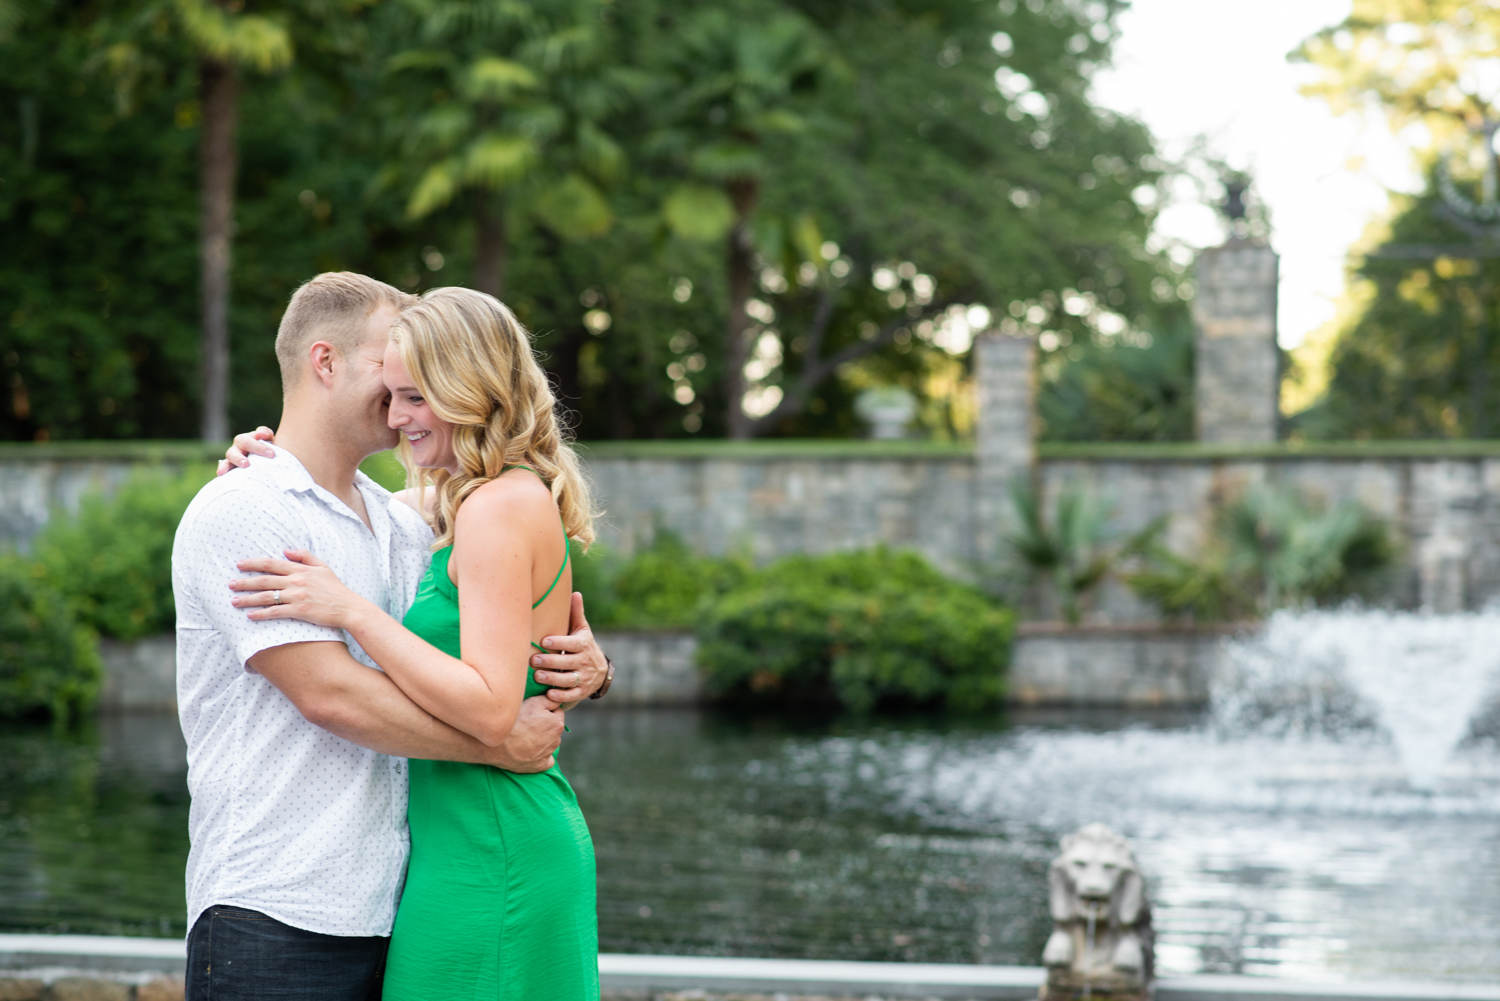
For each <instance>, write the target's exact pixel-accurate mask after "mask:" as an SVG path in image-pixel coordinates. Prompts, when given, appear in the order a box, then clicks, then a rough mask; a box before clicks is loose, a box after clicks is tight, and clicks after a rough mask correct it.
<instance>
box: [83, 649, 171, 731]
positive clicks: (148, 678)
mask: <svg viewBox="0 0 1500 1001" xmlns="http://www.w3.org/2000/svg"><path fill="white" fill-rule="evenodd" d="M99 657H100V659H101V660H103V661H104V689H103V691H101V692H100V693H99V708H101V709H106V710H111V711H117V712H118V711H127V712H128V711H133V710H171V709H176V708H177V641H176V637H174V636H170V635H169V636H148V637H146V638H145V639H140V640H135V641H133V642H129V643H125V642H121V641H120V640H113V639H107V638H106V639H102V640H100V641H99Z"/></svg>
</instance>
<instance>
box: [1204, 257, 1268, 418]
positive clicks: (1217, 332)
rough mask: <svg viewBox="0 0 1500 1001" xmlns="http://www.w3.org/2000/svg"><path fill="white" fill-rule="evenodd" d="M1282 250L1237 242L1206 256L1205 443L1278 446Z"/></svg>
mask: <svg viewBox="0 0 1500 1001" xmlns="http://www.w3.org/2000/svg"><path fill="white" fill-rule="evenodd" d="M1276 266H1277V256H1276V252H1275V251H1273V250H1272V249H1271V248H1270V247H1268V246H1266V245H1265V244H1263V243H1256V242H1253V241H1250V240H1240V239H1232V240H1230V241H1229V242H1228V243H1226V244H1224V246H1222V247H1215V248H1213V249H1211V250H1205V251H1204V252H1203V253H1201V254H1199V255H1198V296H1197V298H1196V299H1195V300H1194V301H1193V325H1194V327H1195V328H1196V333H1197V337H1196V346H1197V359H1196V366H1195V367H1196V370H1197V371H1196V376H1195V378H1194V409H1195V411H1196V414H1195V417H1196V423H1197V428H1198V440H1199V441H1238V442H1255V441H1275V440H1276V423H1277V408H1278V405H1279V402H1280V394H1281V364H1280V355H1279V354H1278V352H1277V350H1276Z"/></svg>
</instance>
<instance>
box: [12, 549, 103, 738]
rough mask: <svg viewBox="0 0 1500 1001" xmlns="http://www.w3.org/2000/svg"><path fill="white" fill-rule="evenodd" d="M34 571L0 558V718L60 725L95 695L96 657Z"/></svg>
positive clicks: (88, 635)
mask: <svg viewBox="0 0 1500 1001" xmlns="http://www.w3.org/2000/svg"><path fill="white" fill-rule="evenodd" d="M38 569H39V568H37V567H34V566H33V565H32V564H30V563H28V562H26V561H25V560H21V559H18V558H16V557H14V556H4V557H0V716H23V715H31V714H36V713H49V714H51V716H52V718H53V719H54V720H56V721H58V722H65V721H66V720H67V719H68V718H69V717H70V716H72V715H74V714H76V713H79V712H82V711H83V710H85V709H88V708H89V707H90V706H91V705H92V704H93V702H94V699H95V698H96V697H97V696H98V693H99V682H100V677H101V673H102V672H101V668H100V665H99V652H98V650H97V648H96V645H95V640H94V634H93V632H92V631H91V630H89V629H88V628H86V627H84V626H80V625H79V624H78V622H77V621H76V620H75V619H74V618H73V615H72V614H71V612H70V611H69V608H68V602H67V601H66V600H65V599H64V598H63V596H62V595H61V594H59V593H58V592H57V591H55V590H53V589H52V588H50V587H48V586H47V583H46V581H45V580H44V579H42V576H41V575H40V574H39V573H37V572H36V571H37V570H38Z"/></svg>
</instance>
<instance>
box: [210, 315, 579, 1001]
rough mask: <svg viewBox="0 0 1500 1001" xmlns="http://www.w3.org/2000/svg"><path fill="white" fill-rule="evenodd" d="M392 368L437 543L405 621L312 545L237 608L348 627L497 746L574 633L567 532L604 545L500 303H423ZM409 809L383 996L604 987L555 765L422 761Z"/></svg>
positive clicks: (257, 565) (252, 585)
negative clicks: (406, 858) (549, 640)
mask: <svg viewBox="0 0 1500 1001" xmlns="http://www.w3.org/2000/svg"><path fill="white" fill-rule="evenodd" d="M384 371H385V382H386V386H387V388H388V389H389V390H390V394H391V402H390V425H391V427H393V428H396V429H397V430H399V431H400V432H401V434H402V441H401V444H400V446H399V449H400V454H401V457H402V460H403V462H404V463H405V464H406V467H407V482H408V483H409V484H412V485H413V486H412V487H410V488H409V489H408V497H409V499H410V500H414V501H415V502H416V506H417V507H418V508H419V509H420V510H423V511H425V512H426V514H427V516H428V520H429V521H430V522H431V524H432V527H433V531H434V533H435V534H436V537H437V538H436V541H435V542H434V544H433V549H434V554H433V558H432V565H431V567H430V568H429V569H428V571H427V575H426V577H424V578H423V579H422V582H421V584H420V585H419V587H418V589H417V596H416V599H415V600H414V602H413V604H412V606H411V609H410V611H408V612H407V614H406V616H405V619H404V620H403V622H396V621H395V620H394V619H392V618H391V617H390V616H388V615H386V614H385V613H384V612H383V611H382V610H381V609H379V608H378V607H376V606H375V605H374V604H372V603H371V602H369V601H366V600H365V599H363V598H361V597H360V596H359V595H357V594H355V593H354V592H353V591H351V590H349V589H348V588H346V587H344V585H343V584H342V583H341V582H340V581H339V580H338V578H337V577H335V576H334V574H333V572H332V571H331V570H329V569H328V568H327V567H326V566H324V565H322V564H321V562H320V561H318V560H317V559H316V557H315V554H296V555H297V558H298V562H289V561H282V560H255V561H247V562H246V563H244V564H242V569H244V570H249V571H252V572H256V571H259V572H261V573H262V574H263V576H260V577H250V578H246V579H244V580H242V581H236V582H235V585H234V586H235V587H236V589H237V590H240V591H245V592H249V593H248V594H245V595H242V596H241V597H239V598H237V599H236V600H237V602H238V603H240V604H242V605H245V606H246V607H248V608H249V609H250V611H249V613H248V614H249V615H250V616H251V617H252V618H256V619H269V618H296V619H303V620H306V621H308V622H313V623H316V624H319V625H326V626H332V627H335V628H339V629H343V630H346V631H347V632H348V633H349V634H350V635H352V636H353V637H354V639H355V640H356V641H358V643H359V645H360V646H361V647H363V648H364V650H365V652H366V653H368V654H369V655H370V657H371V658H373V659H374V661H375V662H376V663H377V664H379V665H380V667H381V668H382V669H383V670H384V671H385V673H386V674H387V675H388V676H389V677H390V678H391V680H393V681H394V682H395V683H396V684H397V685H398V686H400V688H401V690H402V691H403V692H405V693H406V694H407V696H408V697H410V698H411V699H412V700H413V701H414V702H416V703H417V704H418V705H420V706H421V707H422V708H424V709H426V710H427V711H428V712H429V713H431V714H432V715H434V716H436V717H437V718H438V719H441V720H443V721H444V722H446V723H448V724H450V725H451V726H453V727H455V728H457V729H459V730H462V731H463V732H465V733H467V734H470V735H471V736H473V737H475V738H477V739H479V740H480V741H483V742H484V743H485V744H489V745H494V744H496V743H498V742H499V741H502V740H504V739H505V736H506V735H507V734H508V733H509V732H510V730H511V727H512V726H513V725H514V723H515V720H516V716H517V713H518V711H519V709H520V705H521V702H522V700H523V699H525V698H527V697H528V696H532V695H536V694H539V693H541V692H544V691H545V690H546V689H545V687H544V686H542V685H540V684H539V683H537V682H536V681H535V680H534V679H533V678H532V677H531V671H530V669H529V667H528V661H529V658H530V654H531V653H532V649H531V647H536V648H537V649H541V647H540V645H539V644H537V643H536V641H537V640H540V639H541V638H543V637H545V636H548V635H551V634H557V633H562V632H566V631H567V625H568V612H569V596H570V594H571V591H572V588H571V586H570V585H571V579H572V574H571V569H570V567H569V566H568V539H569V538H570V537H571V538H573V539H577V540H578V541H580V542H583V543H585V544H586V543H588V542H589V541H591V540H592V539H593V527H592V509H591V500H590V496H589V490H588V487H587V484H586V483H585V482H584V479H583V477H582V475H581V474H580V471H579V466H578V460H577V458H576V457H575V456H574V454H573V452H572V450H571V449H570V448H569V446H568V445H567V444H566V443H565V442H564V441H563V440H562V436H561V432H560V429H559V427H558V423H557V420H556V417H555V416H554V413H553V405H554V400H553V396H552V393H551V390H550V389H549V388H548V384H547V379H546V376H545V374H544V373H543V372H542V369H541V367H540V366H539V365H538V364H537V362H536V358H535V357H534V355H533V352H532V348H531V343H530V340H529V337H528V335H527V333H526V331H525V329H524V328H523V327H522V326H521V325H520V324H519V323H518V322H517V321H516V319H515V317H514V316H512V315H511V312H510V310H509V309H507V308H506V307H505V306H504V305H503V304H502V303H500V302H499V301H498V300H496V299H494V298H492V297H490V296H488V295H485V294H483V293H480V292H474V291H471V290H469V289H461V288H441V289H435V290H433V291H431V292H428V293H427V294H426V295H425V296H423V297H422V300H421V301H420V302H419V303H418V304H417V305H415V306H412V307H410V308H408V309H406V310H405V311H403V312H402V313H401V315H400V318H399V319H398V320H397V321H396V323H395V325H394V326H393V327H392V330H391V338H390V344H389V346H388V348H387V349H386V354H385V370H384ZM413 492H414V493H415V496H411V495H412V493H413ZM273 596H274V597H275V598H276V599H279V603H278V602H277V601H273V600H272V598H273ZM525 637H531V640H532V642H531V644H530V646H528V645H527V642H526V639H525ZM564 708H566V707H564ZM407 812H408V817H409V821H410V826H411V849H412V850H411V863H410V867H409V869H408V872H407V879H406V888H405V891H404V893H403V895H402V897H401V904H400V910H399V911H398V913H397V916H396V924H395V929H394V931H393V933H392V937H391V946H390V955H389V961H388V964H387V968H386V974H385V993H384V996H385V998H387V999H390V1001H409V999H418V998H420V999H424V1001H441V999H449V998H452V999H458V998H463V999H465V1001H468V999H474V998H507V999H510V998H514V999H524V1001H543V999H548V998H557V999H567V1001H579V999H593V998H597V997H598V996H599V975H598V961H597V954H598V924H597V918H596V914H595V873H594V849H593V842H592V841H591V840H590V838H589V831H588V827H587V825H586V824H585V823H584V819H583V814H582V813H581V812H580V811H579V809H578V801H577V799H576V798H575V797H574V795H573V790H572V788H571V787H570V786H569V785H568V781H567V779H566V778H564V777H563V774H562V772H561V771H560V770H559V769H558V768H557V766H556V765H555V764H554V765H553V767H552V768H551V769H550V770H548V771H546V772H541V773H538V774H533V775H518V774H514V773H511V772H506V771H502V770H500V769H496V768H490V767H487V766H482V765H468V764H457V763H454V762H444V761H417V760H413V761H412V762H411V791H410V802H409V807H408V811H407Z"/></svg>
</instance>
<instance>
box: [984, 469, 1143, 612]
mask: <svg viewBox="0 0 1500 1001" xmlns="http://www.w3.org/2000/svg"><path fill="white" fill-rule="evenodd" d="M1011 506H1012V508H1013V512H1014V514H1013V518H1012V521H1011V523H1010V525H1009V527H1008V529H1007V531H1006V532H1005V534H1004V535H1003V536H1002V537H1001V543H1002V545H1003V546H1004V547H1005V558H1004V566H1003V572H1004V573H1005V574H1006V576H1008V577H1009V578H1011V579H1012V580H1019V581H1021V582H1022V583H1024V584H1027V585H1031V586H1043V587H1048V588H1050V590H1051V596H1052V597H1054V598H1055V599H1056V600H1057V602H1058V604H1059V605H1060V606H1061V610H1062V616H1063V618H1064V619H1065V620H1066V621H1068V622H1070V623H1073V624H1075V625H1076V624H1077V623H1078V621H1079V618H1080V617H1081V615H1082V607H1083V604H1084V603H1085V602H1086V600H1087V599H1088V596H1089V595H1090V594H1091V593H1092V592H1093V590H1094V589H1095V588H1096V587H1098V586H1099V585H1100V584H1101V583H1103V582H1104V578H1105V577H1106V576H1108V575H1109V574H1110V572H1111V571H1112V570H1114V568H1115V565H1116V563H1117V562H1118V561H1119V559H1120V557H1121V556H1122V555H1124V554H1126V553H1128V552H1131V551H1133V549H1134V548H1135V546H1136V545H1138V540H1130V541H1128V542H1126V543H1125V544H1123V545H1121V544H1118V543H1117V542H1116V540H1115V539H1114V536H1113V533H1112V532H1111V531H1110V529H1109V505H1108V504H1107V503H1106V502H1105V501H1104V500H1103V499H1101V498H1099V497H1097V496H1095V495H1094V494H1093V493H1092V492H1091V491H1090V490H1089V489H1088V487H1087V486H1086V485H1085V484H1083V483H1082V482H1080V481H1077V480H1074V481H1070V482H1069V483H1067V484H1066V485H1064V487H1063V489H1062V491H1061V492H1060V493H1059V494H1058V496H1057V500H1056V503H1055V505H1054V507H1053V509H1052V513H1051V517H1050V518H1049V517H1048V516H1047V512H1046V510H1045V509H1044V507H1043V502H1042V498H1041V497H1039V496H1038V495H1037V492H1036V491H1035V490H1034V489H1033V488H1032V486H1031V485H1030V484H1029V483H1026V482H1024V481H1017V482H1014V483H1012V484H1011ZM1148 531H1149V530H1148Z"/></svg>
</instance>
